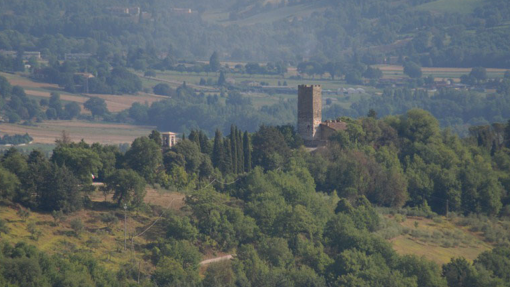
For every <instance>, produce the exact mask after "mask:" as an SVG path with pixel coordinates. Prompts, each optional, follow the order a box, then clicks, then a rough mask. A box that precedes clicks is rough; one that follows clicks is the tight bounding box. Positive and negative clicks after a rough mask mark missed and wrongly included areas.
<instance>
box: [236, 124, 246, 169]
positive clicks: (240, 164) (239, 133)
mask: <svg viewBox="0 0 510 287" xmlns="http://www.w3.org/2000/svg"><path fill="white" fill-rule="evenodd" d="M236 137H237V169H238V173H243V172H244V152H243V132H242V131H241V130H239V129H238V130H236Z"/></svg>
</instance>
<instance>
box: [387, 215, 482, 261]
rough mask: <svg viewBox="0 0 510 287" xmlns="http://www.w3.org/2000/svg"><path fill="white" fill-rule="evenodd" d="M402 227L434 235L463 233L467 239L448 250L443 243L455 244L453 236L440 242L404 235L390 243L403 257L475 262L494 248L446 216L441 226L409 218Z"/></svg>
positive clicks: (420, 218) (463, 236)
mask: <svg viewBox="0 0 510 287" xmlns="http://www.w3.org/2000/svg"><path fill="white" fill-rule="evenodd" d="M415 222H418V227H415V225H414V224H415ZM401 225H402V226H403V227H406V228H409V229H411V230H419V231H420V232H424V233H427V234H430V235H432V234H434V232H438V233H441V234H442V233H443V232H450V233H452V234H453V233H455V234H457V236H458V235H459V234H460V235H461V236H462V238H463V239H462V240H457V243H458V246H456V247H445V245H444V244H443V242H444V241H445V240H446V241H450V242H453V241H454V239H453V238H452V237H446V236H445V237H441V238H438V239H434V238H432V237H429V238H427V239H424V238H416V237H412V236H411V235H400V236H398V237H396V238H393V239H391V240H390V241H391V243H392V244H393V248H394V249H395V251H397V253H399V254H414V255H417V256H424V257H425V258H427V259H429V260H432V261H434V262H436V263H438V264H445V263H448V262H449V261H450V260H451V259H452V258H454V257H464V258H466V259H467V260H469V261H473V260H474V259H476V257H477V256H478V255H479V254H480V253H482V252H484V251H487V250H490V249H492V246H491V245H490V244H487V243H486V242H483V241H482V239H483V237H481V236H480V235H479V234H475V233H472V232H470V231H469V230H468V228H464V227H459V226H457V225H455V224H454V223H452V222H450V221H446V220H445V218H444V217H441V222H440V223H436V222H434V221H432V220H430V219H426V218H422V217H408V218H407V220H406V221H404V222H402V223H401Z"/></svg>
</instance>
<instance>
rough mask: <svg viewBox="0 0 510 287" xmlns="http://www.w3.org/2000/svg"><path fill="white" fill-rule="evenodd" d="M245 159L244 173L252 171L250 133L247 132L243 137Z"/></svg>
mask: <svg viewBox="0 0 510 287" xmlns="http://www.w3.org/2000/svg"><path fill="white" fill-rule="evenodd" d="M243 157H244V171H245V172H250V171H251V167H252V165H251V144H250V136H249V135H248V132H247V131H245V132H244V135H243Z"/></svg>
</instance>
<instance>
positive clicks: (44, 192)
mask: <svg viewBox="0 0 510 287" xmlns="http://www.w3.org/2000/svg"><path fill="white" fill-rule="evenodd" d="M42 172H43V175H42V176H43V178H42V182H37V189H36V192H37V203H38V207H39V208H40V209H42V210H46V211H53V210H63V211H64V212H66V213H67V212H73V211H76V210H79V209H81V207H82V206H83V200H82V196H81V192H80V188H79V186H78V184H79V181H78V179H77V178H76V177H75V176H74V175H73V173H72V171H71V170H70V169H69V168H67V167H66V166H65V165H64V166H62V167H60V166H58V165H57V164H51V165H50V167H49V168H48V169H46V170H42Z"/></svg>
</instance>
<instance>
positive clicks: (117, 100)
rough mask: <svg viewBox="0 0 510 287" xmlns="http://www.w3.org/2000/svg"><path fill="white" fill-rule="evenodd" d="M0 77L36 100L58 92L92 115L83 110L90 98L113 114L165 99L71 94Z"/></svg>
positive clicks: (51, 86) (143, 95) (147, 95)
mask: <svg viewBox="0 0 510 287" xmlns="http://www.w3.org/2000/svg"><path fill="white" fill-rule="evenodd" d="M0 76H4V77H6V78H7V80H9V82H10V83H11V85H12V86H16V85H17V86H21V87H23V88H24V89H25V92H26V94H27V95H29V96H31V97H34V98H38V99H41V98H49V97H50V96H51V95H50V93H51V92H57V93H59V94H60V99H61V100H62V101H64V102H77V103H79V104H80V106H81V108H82V113H83V114H90V113H89V112H88V111H87V110H85V109H84V108H83V103H85V102H86V101H87V100H88V99H89V98H90V97H98V98H102V99H104V100H105V102H106V106H107V107H108V110H109V111H110V112H113V113H118V112H121V111H123V110H126V109H129V108H130V107H131V105H132V104H133V103H135V102H138V103H141V104H146V103H147V104H148V105H150V104H152V103H153V102H157V101H160V100H163V99H165V97H164V96H158V95H154V94H150V93H139V94H138V95H101V94H70V93H67V92H65V91H64V90H63V89H62V88H60V87H59V86H58V85H54V84H48V83H42V82H34V81H32V80H31V79H29V78H27V77H23V76H20V75H13V74H8V73H0Z"/></svg>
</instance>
